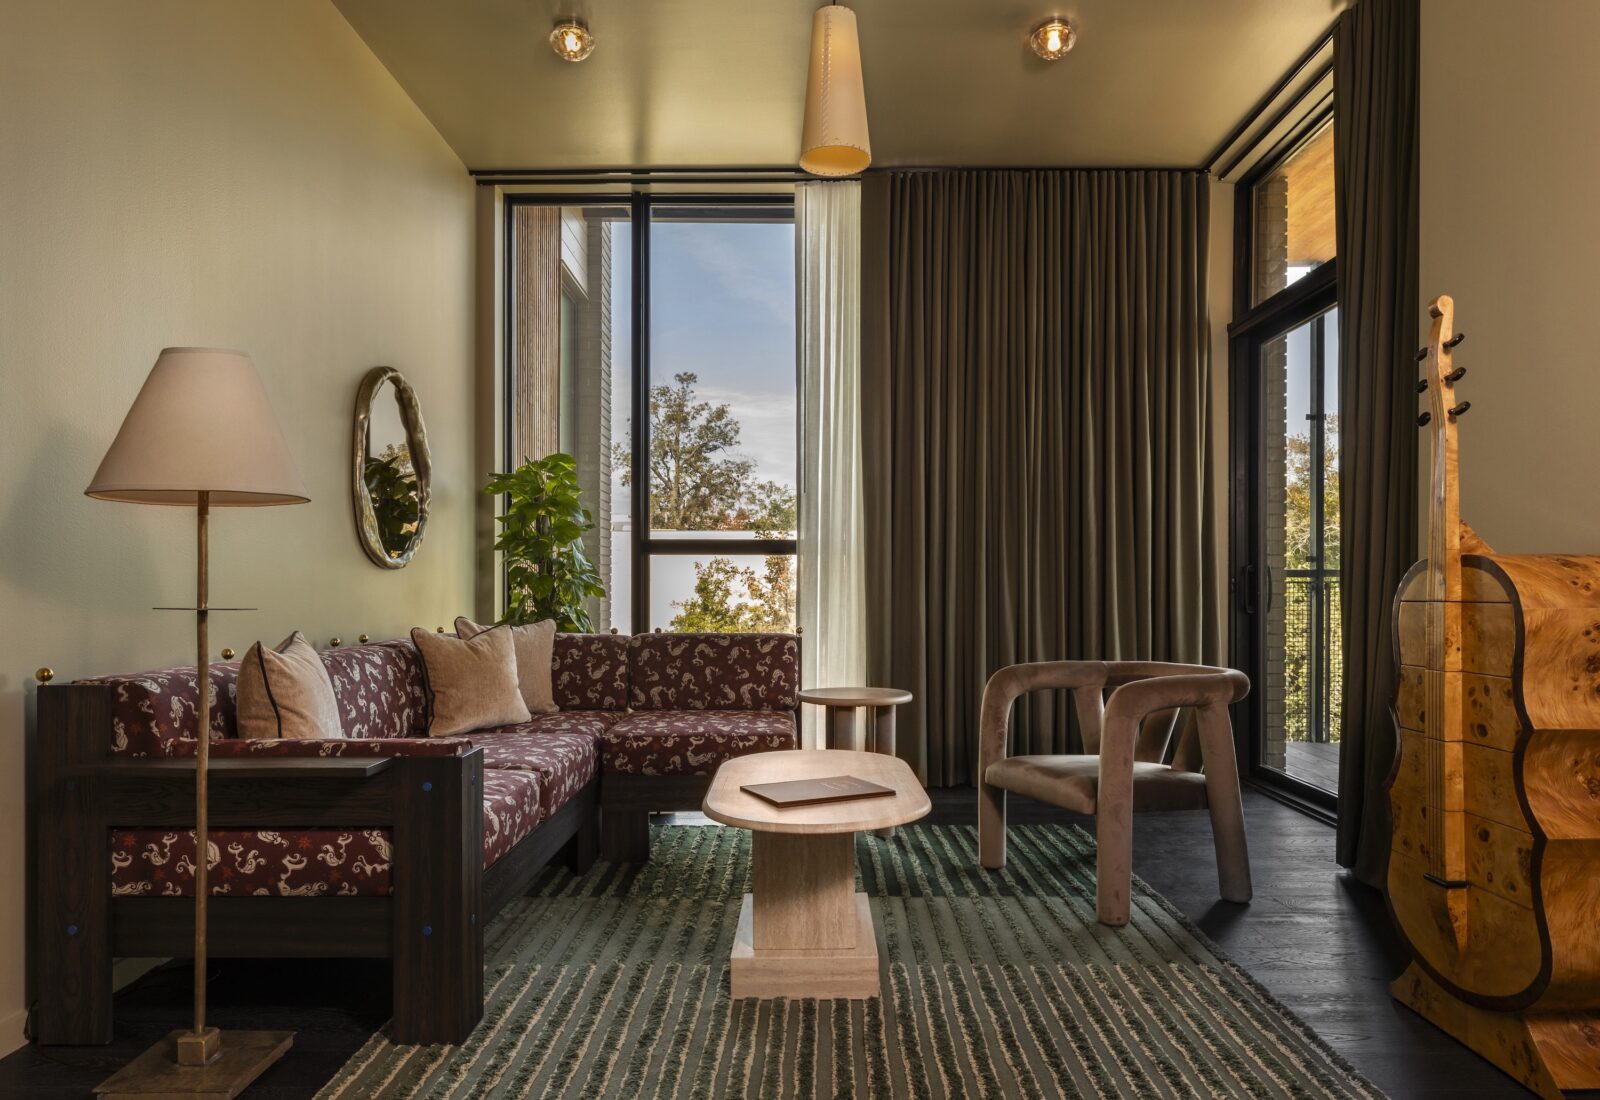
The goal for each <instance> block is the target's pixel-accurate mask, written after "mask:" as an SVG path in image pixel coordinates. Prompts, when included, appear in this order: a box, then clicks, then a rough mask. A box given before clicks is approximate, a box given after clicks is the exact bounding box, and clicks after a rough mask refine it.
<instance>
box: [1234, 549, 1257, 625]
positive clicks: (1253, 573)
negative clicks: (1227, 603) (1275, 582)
mask: <svg viewBox="0 0 1600 1100" xmlns="http://www.w3.org/2000/svg"><path fill="white" fill-rule="evenodd" d="M1243 572H1244V577H1243V580H1242V581H1241V583H1240V585H1239V588H1240V591H1239V607H1240V609H1241V610H1243V611H1244V613H1245V614H1246V615H1254V614H1255V613H1256V577H1257V576H1258V575H1259V571H1258V570H1257V568H1256V565H1255V563H1254V562H1251V563H1250V564H1249V565H1247V566H1245V567H1244V570H1243Z"/></svg>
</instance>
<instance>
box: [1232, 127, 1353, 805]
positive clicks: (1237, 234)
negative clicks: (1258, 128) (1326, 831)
mask: <svg viewBox="0 0 1600 1100" xmlns="http://www.w3.org/2000/svg"><path fill="white" fill-rule="evenodd" d="M1333 116H1334V111H1333V104H1332V103H1331V102H1328V103H1327V104H1325V105H1324V106H1323V107H1322V108H1321V109H1319V110H1317V111H1314V112H1313V113H1311V114H1310V115H1308V116H1307V117H1306V118H1305V119H1304V120H1303V121H1302V122H1301V123H1300V124H1299V125H1297V126H1296V127H1295V128H1294V130H1293V131H1292V132H1290V133H1289V134H1286V135H1284V136H1283V137H1281V138H1280V139H1279V140H1278V141H1277V142H1275V143H1274V144H1273V146H1272V147H1271V148H1270V149H1269V150H1267V152H1266V153H1265V154H1264V155H1263V156H1262V158H1261V159H1260V161H1259V162H1258V163H1256V164H1255V165H1254V166H1252V167H1251V169H1250V171H1249V172H1248V173H1246V174H1245V175H1244V176H1243V177H1242V178H1241V179H1240V180H1239V181H1238V183H1237V184H1236V185H1235V187H1234V218H1233V234H1234V236H1233V309H1234V313H1233V315H1234V317H1235V320H1234V321H1233V322H1232V323H1231V324H1229V326H1228V390H1229V395H1228V405H1229V409H1228V411H1229V429H1228V436H1229V441H1228V457H1229V470H1228V498H1229V503H1228V523H1229V532H1228V534H1229V538H1228V559H1229V561H1228V578H1229V581H1228V589H1229V594H1230V596H1231V597H1232V599H1231V600H1230V601H1229V607H1230V610H1229V631H1228V636H1229V662H1230V664H1232V666H1233V667H1235V668H1240V669H1244V670H1246V671H1248V672H1251V673H1255V672H1257V671H1258V670H1259V669H1260V667H1261V664H1260V663H1261V661H1262V659H1263V653H1264V650H1265V647H1266V615H1265V603H1264V593H1265V591H1266V587H1265V585H1266V581H1267V578H1266V576H1265V570H1264V568H1263V563H1264V562H1265V559H1266V527H1265V516H1266V500H1265V487H1264V485H1263V483H1262V481H1261V479H1260V478H1259V476H1258V473H1259V471H1260V469H1261V456H1262V447H1263V445H1264V443H1265V436H1266V418H1265V409H1264V407H1263V402H1262V381H1263V380H1262V377H1261V350H1262V348H1263V347H1264V346H1265V345H1266V344H1267V343H1268V342H1270V341H1271V340H1273V339H1276V338H1277V337H1279V336H1282V335H1283V334H1285V333H1287V332H1289V331H1291V330H1293V329H1295V328H1297V327H1299V326H1300V325H1303V324H1305V323H1306V322H1308V321H1310V320H1312V319H1314V318H1316V317H1319V316H1322V315H1324V314H1326V313H1328V312H1329V311H1330V310H1333V309H1337V308H1340V306H1341V305H1342V303H1341V302H1340V298H1339V258H1338V256H1334V257H1333V259H1331V260H1329V261H1327V262H1325V263H1323V264H1320V265H1318V266H1317V267H1316V268H1314V269H1313V270H1311V271H1310V272H1308V273H1306V274H1305V275H1304V276H1302V277H1301V278H1300V279H1298V280H1296V281H1295V282H1293V283H1290V284H1289V285H1288V286H1286V287H1284V288H1283V289H1282V290H1279V291H1277V292H1275V293H1274V294H1272V295H1270V296H1268V297H1267V298H1264V299H1262V300H1261V301H1260V302H1255V301H1254V298H1255V276H1256V271H1255V265H1256V252H1257V250H1256V209H1257V207H1256V201H1255V200H1256V185H1257V184H1259V183H1261V182H1262V181H1263V180H1265V179H1267V178H1269V177H1270V176H1271V175H1272V174H1273V173H1274V172H1276V171H1278V170H1279V169H1280V168H1282V167H1283V165H1284V164H1285V163H1286V162H1287V161H1288V160H1289V159H1290V158H1291V157H1293V156H1294V155H1295V153H1297V152H1299V151H1300V149H1301V148H1302V147H1303V146H1304V145H1305V143H1306V141H1307V140H1309V139H1310V138H1311V137H1312V136H1314V135H1315V134H1317V133H1318V131H1320V130H1321V128H1322V127H1323V126H1324V125H1327V124H1328V123H1329V122H1330V121H1331V120H1332V119H1333ZM1336 201H1337V200H1336ZM1325 411H1327V410H1325ZM1236 717H1237V718H1239V719H1242V723H1243V728H1244V730H1245V735H1244V736H1243V737H1239V738H1237V739H1236V748H1237V752H1238V765H1239V770H1240V774H1242V775H1244V776H1247V777H1248V778H1249V780H1250V781H1251V783H1252V784H1253V785H1255V786H1257V787H1259V788H1260V789H1261V790H1263V791H1264V792H1265V793H1268V794H1271V795H1272V796H1273V797H1276V798H1279V799H1281V800H1282V801H1285V802H1288V803H1290V804H1291V805H1293V806H1295V807H1296V808H1298V809H1301V810H1303V811H1305V812H1307V813H1310V814H1311V815H1313V816H1315V817H1319V818H1321V819H1323V820H1325V821H1330V822H1331V821H1333V820H1334V818H1335V816H1336V814H1337V812H1338V805H1339V796H1338V794H1337V793H1336V792H1333V791H1327V790H1324V789H1323V788H1321V787H1318V786H1316V785H1315V784H1312V783H1308V782H1306V781H1305V780H1302V779H1298V778H1296V777H1294V776H1292V775H1289V774H1287V773H1286V772H1282V771H1278V770H1277V769H1274V768H1268V767H1266V766H1265V765H1264V764H1262V763H1261V761H1262V760H1263V758H1264V756H1265V748H1266V717H1267V715H1266V707H1265V704H1264V699H1263V697H1262V695H1261V693H1260V692H1258V691H1253V692H1251V693H1250V695H1249V696H1247V697H1246V698H1245V700H1244V701H1243V702H1242V703H1241V704H1239V707H1238V711H1237V712H1236Z"/></svg>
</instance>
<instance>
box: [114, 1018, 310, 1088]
mask: <svg viewBox="0 0 1600 1100" xmlns="http://www.w3.org/2000/svg"><path fill="white" fill-rule="evenodd" d="M207 1030H210V1029H207ZM192 1037H193V1033H192V1032H190V1031H188V1030H185V1029H181V1028H180V1029H179V1030H177V1031H174V1032H172V1033H171V1034H170V1035H168V1036H167V1037H166V1038H164V1039H162V1040H161V1041H160V1042H159V1043H157V1044H156V1045H155V1046H153V1047H151V1048H150V1049H149V1050H147V1051H145V1052H144V1053H143V1054H141V1055H139V1057H137V1058H135V1059H134V1060H133V1061H131V1062H129V1063H128V1064H127V1065H125V1066H123V1067H122V1068H121V1069H120V1070H118V1071H117V1072H116V1073H114V1074H112V1075H111V1076H110V1077H108V1078H106V1079H105V1080H104V1081H102V1082H100V1084H98V1085H96V1086H95V1090H94V1094H95V1095H96V1096H108V1097H117V1098H118V1100H195V1098H197V1097H203V1098H205V1100H233V1098H234V1097H235V1096H238V1095H239V1094H240V1093H241V1092H243V1091H244V1090H245V1089H246V1088H248V1087H249V1085H250V1082H252V1081H254V1080H255V1079H256V1078H257V1077H260V1076H261V1074H262V1073H263V1072H265V1071H266V1069H267V1067H268V1066H270V1065H272V1063H274V1062H276V1061H277V1060H278V1059H279V1058H282V1057H283V1056H284V1054H286V1053H287V1052H288V1050H289V1047H290V1046H292V1045H293V1044H294V1032H292V1031H225V1032H222V1033H221V1039H222V1049H221V1051H220V1052H219V1053H218V1054H217V1056H216V1058H215V1059H213V1060H212V1061H210V1062H208V1063H206V1064H205V1065H198V1066H186V1065H183V1064H182V1063H180V1062H179V1061H178V1044H179V1042H180V1041H182V1040H184V1039H186V1038H192Z"/></svg>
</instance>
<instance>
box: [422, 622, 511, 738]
mask: <svg viewBox="0 0 1600 1100" xmlns="http://www.w3.org/2000/svg"><path fill="white" fill-rule="evenodd" d="M411 640H412V642H414V643H415V644H416V647H417V652H418V653H420V654H421V655H422V680H423V684H424V690H425V691H426V692H427V695H428V736H430V737H451V736H454V735H455V734H459V733H467V732H469V731H471V730H477V729H485V728H487V727H492V726H503V725H506V724H508V723H511V722H526V721H527V720H528V719H529V718H530V717H531V715H529V713H528V704H526V703H524V702H523V701H522V689H521V687H519V686H518V684H517V654H516V649H515V647H514V645H513V643H512V639H511V628H510V627H509V626H497V627H494V628H493V629H491V630H485V631H484V632H483V633H482V634H478V635H475V636H473V637H471V638H455V637H447V636H445V635H443V634H433V633H430V632H429V631H426V630H424V629H422V628H421V627H420V626H419V627H415V628H413V629H412V631H411Z"/></svg>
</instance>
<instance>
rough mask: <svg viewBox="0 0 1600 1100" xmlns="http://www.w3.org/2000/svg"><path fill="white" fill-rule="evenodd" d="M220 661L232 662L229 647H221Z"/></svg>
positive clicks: (231, 653)
mask: <svg viewBox="0 0 1600 1100" xmlns="http://www.w3.org/2000/svg"><path fill="white" fill-rule="evenodd" d="M222 659H223V660H224V661H231V660H233V648H232V647H231V646H223V647H222Z"/></svg>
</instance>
